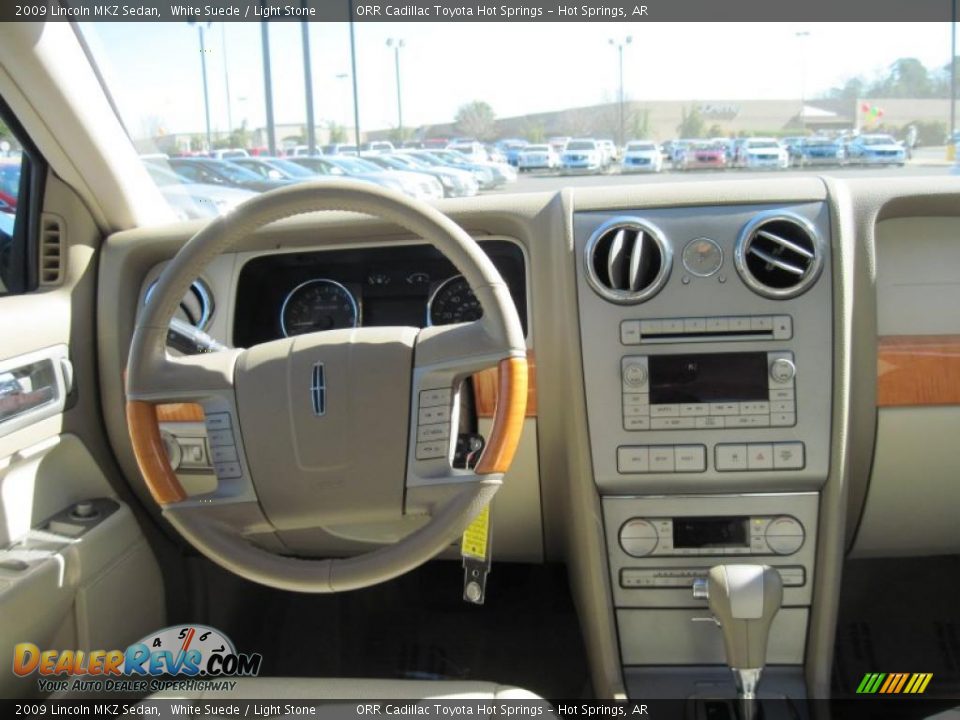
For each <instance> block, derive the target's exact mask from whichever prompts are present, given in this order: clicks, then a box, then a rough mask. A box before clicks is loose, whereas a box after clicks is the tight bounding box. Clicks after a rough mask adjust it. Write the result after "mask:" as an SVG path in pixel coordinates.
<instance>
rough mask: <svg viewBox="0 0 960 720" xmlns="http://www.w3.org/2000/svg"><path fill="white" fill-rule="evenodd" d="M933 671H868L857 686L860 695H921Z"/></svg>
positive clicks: (931, 677)
mask: <svg viewBox="0 0 960 720" xmlns="http://www.w3.org/2000/svg"><path fill="white" fill-rule="evenodd" d="M932 679H933V673H867V674H866V675H864V676H863V679H862V680H860V684H859V685H858V686H857V694H858V695H875V694H879V695H920V694H922V693H924V692H925V691H926V689H927V685H929V684H930V681H931V680H932Z"/></svg>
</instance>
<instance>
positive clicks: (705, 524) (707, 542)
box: [673, 517, 750, 548]
mask: <svg viewBox="0 0 960 720" xmlns="http://www.w3.org/2000/svg"><path fill="white" fill-rule="evenodd" d="M749 522H750V518H745V517H701V518H673V546H674V547H675V548H708V547H724V548H734V547H750V535H749V533H748V532H747V525H748V524H749Z"/></svg>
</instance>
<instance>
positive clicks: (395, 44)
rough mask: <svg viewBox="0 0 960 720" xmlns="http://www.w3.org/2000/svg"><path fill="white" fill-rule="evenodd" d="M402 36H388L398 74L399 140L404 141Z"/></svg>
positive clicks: (404, 43) (403, 42) (403, 41)
mask: <svg viewBox="0 0 960 720" xmlns="http://www.w3.org/2000/svg"><path fill="white" fill-rule="evenodd" d="M406 44H407V43H406V41H405V40H403V39H402V38H387V47H392V48H393V61H394V69H395V71H396V74H397V133H398V135H397V140H398V142H400V143H403V102H402V100H401V95H400V48H402V47H404V46H405V45H406Z"/></svg>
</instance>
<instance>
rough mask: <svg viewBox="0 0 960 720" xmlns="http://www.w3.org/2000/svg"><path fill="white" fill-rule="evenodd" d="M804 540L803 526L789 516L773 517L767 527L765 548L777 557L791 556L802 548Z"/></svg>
mask: <svg viewBox="0 0 960 720" xmlns="http://www.w3.org/2000/svg"><path fill="white" fill-rule="evenodd" d="M804 539H805V533H804V530H803V525H801V524H800V521H799V520H797V519H796V518H794V517H790V516H789V515H780V516H779V517H775V518H774V519H773V520H771V521H770V523H769V524H768V525H767V532H766V540H767V547H768V548H770V551H771V552H773V553H776V554H777V555H793V553H795V552H797V550H799V549H800V548H801V547H803V541H804Z"/></svg>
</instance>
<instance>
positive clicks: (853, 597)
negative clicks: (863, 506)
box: [833, 556, 960, 698]
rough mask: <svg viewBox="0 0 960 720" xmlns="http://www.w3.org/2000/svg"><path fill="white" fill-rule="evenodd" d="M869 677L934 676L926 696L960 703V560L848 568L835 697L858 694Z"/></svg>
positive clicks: (915, 560) (886, 562) (852, 563)
mask: <svg viewBox="0 0 960 720" xmlns="http://www.w3.org/2000/svg"><path fill="white" fill-rule="evenodd" d="M867 673H888V674H890V673H932V674H933V677H932V678H931V679H930V681H929V683H928V684H927V687H926V691H925V693H924V694H925V695H926V696H928V697H942V698H957V697H960V557H956V556H950V557H938V558H904V559H878V560H854V561H849V562H848V563H847V564H846V566H845V568H844V575H843V590H842V592H841V596H840V618H839V623H838V626H837V642H836V654H835V658H834V672H833V691H834V696H835V697H844V696H851V695H855V694H856V691H857V688H858V687H859V686H860V683H861V681H862V680H863V678H864V676H865V675H866V674H867Z"/></svg>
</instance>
